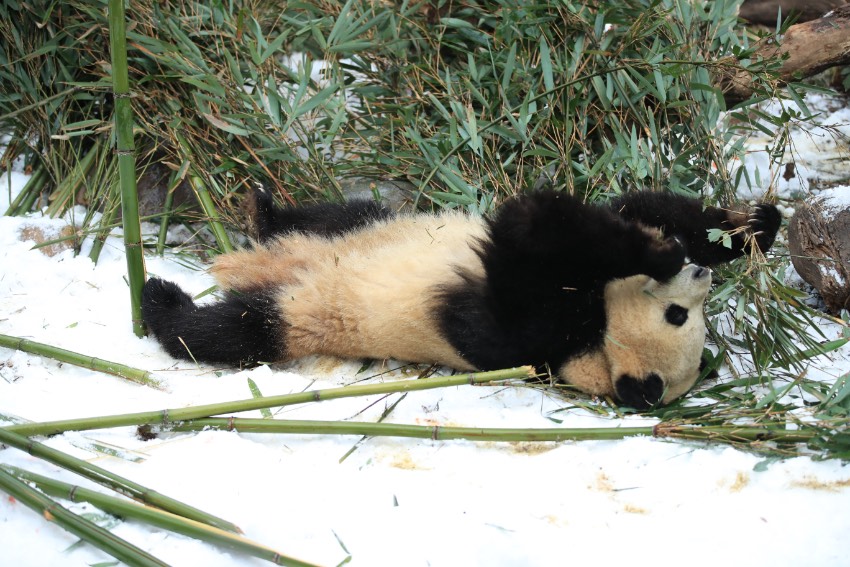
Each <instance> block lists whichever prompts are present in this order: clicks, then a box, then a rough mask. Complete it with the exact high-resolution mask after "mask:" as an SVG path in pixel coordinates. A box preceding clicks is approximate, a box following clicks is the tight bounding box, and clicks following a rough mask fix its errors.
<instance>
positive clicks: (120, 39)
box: [109, 0, 145, 337]
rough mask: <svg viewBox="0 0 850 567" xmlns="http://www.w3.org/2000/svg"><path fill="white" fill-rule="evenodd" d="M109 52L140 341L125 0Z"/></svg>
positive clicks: (116, 6)
mask: <svg viewBox="0 0 850 567" xmlns="http://www.w3.org/2000/svg"><path fill="white" fill-rule="evenodd" d="M109 50H110V52H111V54H112V92H113V95H114V97H115V134H116V147H117V150H118V176H119V179H120V183H121V215H122V220H123V222H124V249H125V250H126V255H127V276H128V279H129V281H130V318H131V321H132V325H133V332H134V333H135V334H136V336H137V337H142V336H144V334H145V325H144V322H143V321H142V287H143V286H144V285H145V257H144V253H143V249H142V228H141V224H140V222H139V195H138V192H137V191H136V155H135V147H134V144H133V107H132V105H131V104H130V80H129V78H128V74H127V37H126V22H125V21H124V0H109Z"/></svg>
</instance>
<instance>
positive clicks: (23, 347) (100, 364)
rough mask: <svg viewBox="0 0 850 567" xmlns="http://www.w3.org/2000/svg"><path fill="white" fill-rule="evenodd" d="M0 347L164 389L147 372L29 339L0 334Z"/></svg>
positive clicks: (160, 383)
mask: <svg viewBox="0 0 850 567" xmlns="http://www.w3.org/2000/svg"><path fill="white" fill-rule="evenodd" d="M0 347H5V348H10V349H14V350H20V351H23V352H28V353H30V354H37V355H39V356H46V357H47V358H52V359H53V360H58V361H59V362H65V363H68V364H73V365H74V366H79V367H81V368H88V369H89V370H95V371H97V372H103V373H104V374H111V375H112V376H118V377H119V378H124V379H125V380H130V381H131V382H136V383H137V384H142V385H144V386H150V387H151V388H156V389H157V390H164V389H165V386H164V385H163V384H162V382H161V381H160V380H158V379H157V378H154V375H153V374H152V373H150V372H148V371H147V370H140V369H138V368H133V367H131V366H127V365H125V364H120V363H118V362H111V361H109V360H104V359H102V358H97V357H94V356H88V355H85V354H80V353H77V352H73V351H70V350H65V349H64V348H59V347H55V346H52V345H48V344H44V343H39V342H36V341H31V340H29V339H24V338H21V337H13V336H11V335H2V334H0Z"/></svg>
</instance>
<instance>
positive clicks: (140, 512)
mask: <svg viewBox="0 0 850 567" xmlns="http://www.w3.org/2000/svg"><path fill="white" fill-rule="evenodd" d="M0 469H5V470H6V471H7V472H8V473H10V474H12V475H14V476H16V477H18V478H19V479H21V480H25V481H27V482H32V483H34V484H35V485H36V486H37V487H38V488H39V489H41V490H43V491H44V492H45V493H46V494H48V495H50V496H54V497H56V498H63V499H66V500H70V501H71V502H88V503H89V504H91V505H92V506H96V507H97V508H100V509H101V510H103V511H104V512H107V513H109V514H112V515H114V516H118V517H120V518H125V519H132V520H137V521H141V522H146V523H148V524H151V525H153V526H156V527H158V528H162V529H165V530H168V531H171V532H175V533H178V534H183V535H185V536H189V537H192V538H195V539H198V540H201V541H205V542H207V543H212V544H215V545H220V546H222V547H227V548H229V549H233V550H236V551H240V552H242V553H245V554H247V555H251V556H252V557H258V558H260V559H265V560H266V561H269V562H271V563H274V564H275V565H291V566H297V567H311V566H312V565H313V564H312V563H306V562H304V561H300V560H298V559H294V558H292V557H288V556H286V555H283V554H282V553H279V552H277V551H275V550H273V549H270V548H268V547H265V546H263V545H260V544H258V543H256V542H253V541H251V540H249V539H246V538H244V537H240V536H238V535H235V534H233V533H231V532H227V531H224V530H221V529H219V528H216V527H213V526H210V525H207V524H203V523H200V522H196V521H194V520H189V519H186V518H184V517H182V516H178V515H176V514H172V513H170V512H164V511H162V510H157V509H156V508H151V507H148V506H142V505H141V504H137V503H135V502H132V501H129V500H125V499H123V498H117V497H115V496H110V495H108V494H103V493H101V492H97V491H96V490H90V489H88V488H83V487H81V486H76V485H73V484H69V483H67V482H62V481H59V480H55V479H52V478H48V477H46V476H42V475H40V474H36V473H33V472H30V471H25V470H23V469H19V468H17V467H13V466H9V465H0Z"/></svg>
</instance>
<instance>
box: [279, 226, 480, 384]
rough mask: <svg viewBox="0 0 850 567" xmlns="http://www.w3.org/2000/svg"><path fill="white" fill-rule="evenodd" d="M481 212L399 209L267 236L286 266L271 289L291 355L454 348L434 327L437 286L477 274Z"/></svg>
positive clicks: (447, 356) (413, 355)
mask: <svg viewBox="0 0 850 567" xmlns="http://www.w3.org/2000/svg"><path fill="white" fill-rule="evenodd" d="M485 237H486V227H485V223H484V221H483V220H481V219H480V218H477V217H471V216H468V215H465V214H462V213H457V212H445V213H442V214H439V215H402V216H398V217H395V218H392V219H388V220H384V221H380V222H377V223H375V224H373V225H370V226H368V227H365V228H362V229H360V230H358V231H357V232H355V233H348V234H346V235H344V236H339V237H335V238H326V237H317V236H308V235H293V236H290V237H285V238H282V239H281V240H279V241H278V242H277V243H275V244H274V245H273V246H272V249H274V248H276V249H277V250H278V252H279V253H281V254H282V255H283V256H285V257H286V258H287V262H289V263H290V264H291V266H292V270H291V274H290V278H289V279H288V280H287V282H286V283H284V284H283V285H281V286H280V288H279V291H278V292H277V301H278V306H279V308H280V310H281V312H282V314H283V318H284V320H286V321H287V329H286V330H285V333H286V343H287V350H288V351H289V352H288V354H289V356H291V357H293V358H295V357H299V356H303V355H307V354H314V353H316V352H322V353H332V354H336V355H342V356H348V357H369V358H397V359H400V360H408V361H413V362H440V363H442V364H446V365H449V366H451V367H454V368H458V369H461V370H464V369H472V366H471V365H470V364H469V363H468V362H467V361H465V360H464V359H463V358H461V357H460V356H459V355H458V354H457V352H456V350H455V349H454V348H453V347H452V346H451V345H450V344H449V342H448V341H447V340H446V338H445V337H444V336H443V334H442V333H441V331H440V328H439V317H438V310H439V309H440V307H441V306H440V305H439V300H438V295H437V292H438V290H439V289H442V288H444V287H446V286H451V285H456V284H458V283H460V282H461V281H462V277H461V275H460V274H461V273H464V274H466V275H467V276H473V277H480V276H482V275H483V267H482V264H481V259H480V257H479V255H478V254H477V253H476V247H477V243H478V242H479V241H480V240H481V239H484V238H485Z"/></svg>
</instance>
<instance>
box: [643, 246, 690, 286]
mask: <svg viewBox="0 0 850 567" xmlns="http://www.w3.org/2000/svg"><path fill="white" fill-rule="evenodd" d="M686 257H687V251H686V250H685V245H684V244H682V242H681V241H680V240H679V239H678V238H675V237H673V238H665V239H664V240H659V241H655V242H654V243H653V244H652V245H651V246H650V248H649V249H648V251H647V254H646V257H645V264H646V270H645V271H646V275H648V276H649V277H651V278H652V279H655V280H658V281H665V280H669V279H670V278H672V277H673V276H675V275H676V274H678V273H679V272H680V271H681V269H682V266H684V265H685V259H686Z"/></svg>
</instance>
